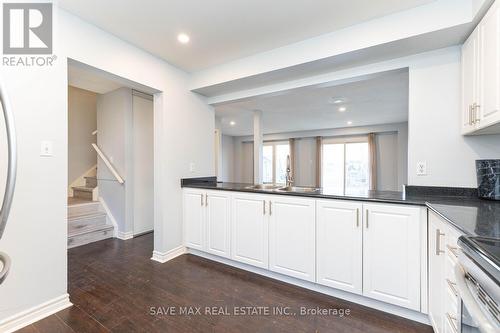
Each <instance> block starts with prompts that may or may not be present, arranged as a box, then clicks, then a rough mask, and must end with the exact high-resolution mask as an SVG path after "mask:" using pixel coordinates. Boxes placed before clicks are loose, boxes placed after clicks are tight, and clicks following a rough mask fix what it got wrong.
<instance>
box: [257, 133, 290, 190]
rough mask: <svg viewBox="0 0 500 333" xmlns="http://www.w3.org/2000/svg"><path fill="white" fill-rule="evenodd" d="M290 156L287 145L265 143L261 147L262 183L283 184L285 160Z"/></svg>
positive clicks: (284, 179)
mask: <svg viewBox="0 0 500 333" xmlns="http://www.w3.org/2000/svg"><path fill="white" fill-rule="evenodd" d="M289 154H290V145H289V144H288V143H280V142H267V143H265V144H264V147H263V181H264V183H272V184H285V182H286V160H287V156H288V155H289Z"/></svg>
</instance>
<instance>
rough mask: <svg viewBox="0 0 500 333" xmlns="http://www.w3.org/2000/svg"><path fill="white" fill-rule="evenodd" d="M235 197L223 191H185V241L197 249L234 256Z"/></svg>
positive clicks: (187, 244)
mask: <svg viewBox="0 0 500 333" xmlns="http://www.w3.org/2000/svg"><path fill="white" fill-rule="evenodd" d="M230 205H231V196H230V194H229V193H228V192H223V191H206V190H196V189H186V190H185V191H184V200H183V215H184V243H185V245H186V246H187V247H189V248H193V249H196V250H201V251H207V252H209V253H212V254H215V255H218V256H222V257H227V258H229V257H230V249H231V247H230V240H231V238H230V237H231V235H230V232H231V206H230Z"/></svg>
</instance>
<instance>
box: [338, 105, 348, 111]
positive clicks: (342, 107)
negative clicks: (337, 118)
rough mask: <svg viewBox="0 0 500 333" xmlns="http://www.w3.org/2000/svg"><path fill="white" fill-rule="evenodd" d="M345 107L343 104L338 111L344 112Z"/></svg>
mask: <svg viewBox="0 0 500 333" xmlns="http://www.w3.org/2000/svg"><path fill="white" fill-rule="evenodd" d="M346 110H347V108H346V107H345V106H341V107H339V112H345V111H346Z"/></svg>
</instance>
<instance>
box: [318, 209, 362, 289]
mask: <svg viewBox="0 0 500 333" xmlns="http://www.w3.org/2000/svg"><path fill="white" fill-rule="evenodd" d="M362 211H363V205H362V204H361V203H359V202H355V201H336V200H319V201H318V202H317V203H316V230H317V232H316V237H317V239H316V244H317V245H316V266H317V267H316V270H317V282H318V283H319V284H322V285H325V286H328V287H333V288H337V289H341V290H345V291H349V292H352V293H355V294H362V293H363V230H362V228H363V226H362V217H361V213H362Z"/></svg>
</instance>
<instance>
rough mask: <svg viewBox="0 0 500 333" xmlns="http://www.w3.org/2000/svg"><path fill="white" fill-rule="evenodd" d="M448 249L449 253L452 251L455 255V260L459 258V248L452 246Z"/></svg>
mask: <svg viewBox="0 0 500 333" xmlns="http://www.w3.org/2000/svg"><path fill="white" fill-rule="evenodd" d="M446 247H447V248H448V251H450V253H451V254H453V256H454V257H455V258H458V253H457V252H458V248H457V247H454V246H451V245H446Z"/></svg>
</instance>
